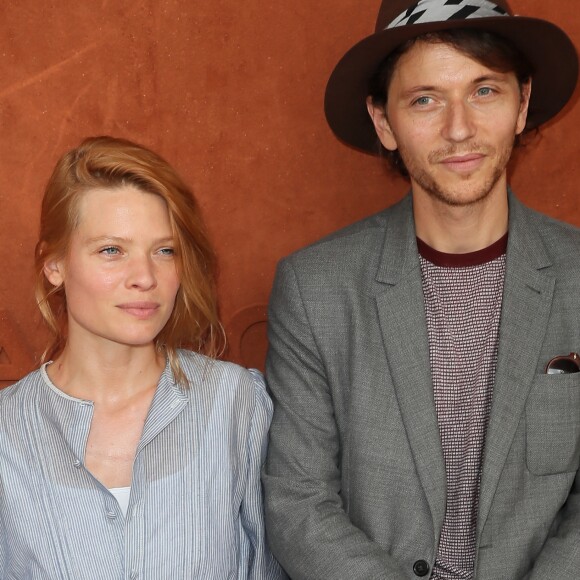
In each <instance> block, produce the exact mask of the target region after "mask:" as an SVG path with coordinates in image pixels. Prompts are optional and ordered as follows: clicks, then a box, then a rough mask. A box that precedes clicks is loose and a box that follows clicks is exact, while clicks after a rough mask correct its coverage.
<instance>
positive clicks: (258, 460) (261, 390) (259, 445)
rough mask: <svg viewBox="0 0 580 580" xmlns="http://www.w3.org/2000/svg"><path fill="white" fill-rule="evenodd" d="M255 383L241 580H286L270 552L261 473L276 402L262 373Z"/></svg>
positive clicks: (254, 376)
mask: <svg viewBox="0 0 580 580" xmlns="http://www.w3.org/2000/svg"><path fill="white" fill-rule="evenodd" d="M250 373H251V375H252V379H253V383H254V395H255V397H254V407H253V413H252V417H251V422H250V428H249V435H248V440H247V453H248V462H247V478H246V486H245V492H244V497H243V500H242V504H241V507H240V533H241V541H240V566H241V568H242V569H241V570H240V573H239V576H238V577H239V578H247V579H248V580H282V579H285V578H286V575H285V574H284V572H283V571H282V569H281V568H280V565H279V564H278V562H276V560H275V559H274V557H273V556H272V553H271V552H270V549H269V548H268V545H267V543H266V534H265V530H264V508H263V494H262V485H261V481H260V472H261V468H262V466H263V464H264V460H265V459H266V449H267V445H268V428H269V426H270V420H271V418H272V402H271V400H270V398H269V397H268V394H267V393H266V385H265V383H264V379H263V377H262V375H261V373H260V372H259V371H254V370H251V371H250Z"/></svg>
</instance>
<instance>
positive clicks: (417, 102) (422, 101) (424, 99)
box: [413, 97, 431, 106]
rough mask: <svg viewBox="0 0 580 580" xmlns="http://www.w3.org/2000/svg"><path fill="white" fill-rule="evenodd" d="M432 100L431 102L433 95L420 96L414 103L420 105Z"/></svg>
mask: <svg viewBox="0 0 580 580" xmlns="http://www.w3.org/2000/svg"><path fill="white" fill-rule="evenodd" d="M430 102H431V97H419V98H418V99H415V101H414V103H413V104H415V105H419V106H425V105H428V104H429V103H430Z"/></svg>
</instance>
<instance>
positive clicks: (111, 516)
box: [107, 510, 117, 520]
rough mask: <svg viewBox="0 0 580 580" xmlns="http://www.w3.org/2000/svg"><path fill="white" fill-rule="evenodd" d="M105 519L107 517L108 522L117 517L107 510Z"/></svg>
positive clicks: (114, 513)
mask: <svg viewBox="0 0 580 580" xmlns="http://www.w3.org/2000/svg"><path fill="white" fill-rule="evenodd" d="M107 517H108V518H109V519H110V520H114V519H115V518H116V517H117V514H116V512H114V511H112V510H109V511H107Z"/></svg>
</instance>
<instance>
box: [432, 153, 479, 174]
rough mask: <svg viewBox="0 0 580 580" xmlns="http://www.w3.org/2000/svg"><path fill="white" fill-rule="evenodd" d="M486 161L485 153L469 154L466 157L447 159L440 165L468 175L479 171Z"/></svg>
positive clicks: (454, 156)
mask: <svg viewBox="0 0 580 580" xmlns="http://www.w3.org/2000/svg"><path fill="white" fill-rule="evenodd" d="M484 159H485V155H484V154H483V153H468V154H466V155H453V156H451V157H445V158H444V159H442V160H441V161H440V163H441V164H442V165H443V166H444V167H446V168H447V169H450V170H451V171H455V172H458V173H468V172H470V171H473V170H474V169H477V168H478V167H479V166H480V165H481V164H482V163H483V160H484Z"/></svg>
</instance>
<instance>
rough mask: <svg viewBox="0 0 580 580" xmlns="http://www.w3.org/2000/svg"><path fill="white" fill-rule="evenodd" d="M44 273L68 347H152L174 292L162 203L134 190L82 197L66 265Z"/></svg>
mask: <svg viewBox="0 0 580 580" xmlns="http://www.w3.org/2000/svg"><path fill="white" fill-rule="evenodd" d="M44 270H45V275H46V277H47V279H48V280H49V281H50V282H51V284H53V285H55V286H58V285H60V284H63V285H64V290H65V295H66V304H67V314H68V339H67V340H68V343H69V344H72V343H74V342H75V341H77V344H78V342H79V341H80V342H81V343H83V342H84V343H85V344H87V345H91V344H92V345H95V346H96V345H98V344H104V343H110V344H113V343H117V344H120V345H129V346H144V345H151V344H152V343H153V340H154V339H155V337H156V336H157V335H158V334H159V332H160V331H161V330H162V329H163V327H164V326H165V324H166V323H167V320H168V319H169V317H170V315H171V312H172V311H173V306H174V304H175V297H176V295H177V291H178V290H179V277H178V273H177V268H176V263H175V257H174V240H173V235H172V232H171V226H170V223H169V213H168V210H167V206H166V204H165V201H164V200H163V199H162V198H161V197H159V196H157V195H153V194H150V193H144V192H142V191H141V190H139V189H137V188H135V187H133V186H120V187H117V188H111V189H105V188H103V189H93V190H89V191H87V192H86V193H84V194H83V195H82V198H81V200H80V202H79V220H78V226H77V228H76V229H75V230H74V232H73V235H72V237H71V240H70V248H69V251H68V253H67V255H66V257H65V258H63V259H62V260H58V261H49V262H47V263H46V264H45V269H44Z"/></svg>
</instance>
